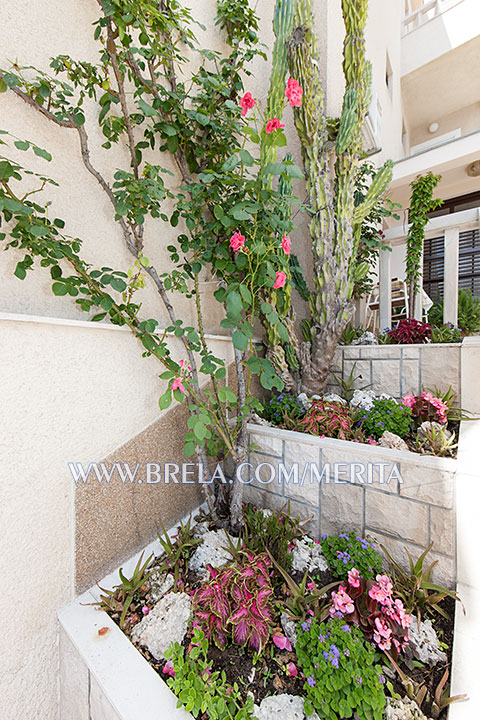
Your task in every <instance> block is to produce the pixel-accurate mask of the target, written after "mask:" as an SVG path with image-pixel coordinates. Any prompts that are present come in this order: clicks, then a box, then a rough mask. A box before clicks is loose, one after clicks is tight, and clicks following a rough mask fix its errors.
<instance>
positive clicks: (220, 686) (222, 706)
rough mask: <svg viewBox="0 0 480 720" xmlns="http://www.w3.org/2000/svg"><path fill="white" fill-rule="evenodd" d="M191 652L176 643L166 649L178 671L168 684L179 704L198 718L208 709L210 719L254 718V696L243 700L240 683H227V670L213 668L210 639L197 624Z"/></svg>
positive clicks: (248, 719) (242, 719)
mask: <svg viewBox="0 0 480 720" xmlns="http://www.w3.org/2000/svg"><path fill="white" fill-rule="evenodd" d="M192 645H193V647H192V648H191V650H190V652H188V651H187V652H186V651H185V648H184V647H182V646H181V645H179V643H175V644H174V645H172V646H171V647H170V649H169V650H168V651H167V653H166V655H167V657H168V658H170V660H171V662H172V664H173V669H174V672H175V675H174V677H170V678H168V680H167V684H168V685H169V687H170V688H171V690H173V692H174V693H175V695H176V696H177V697H178V703H177V707H182V706H183V707H184V708H185V710H186V711H187V712H190V713H192V715H193V717H195V718H197V717H199V716H202V717H203V715H204V714H205V713H207V712H208V717H209V719H210V720H252V719H253V699H252V698H251V697H247V698H246V700H245V701H244V700H243V698H242V696H241V693H240V690H239V687H238V685H237V683H234V684H233V686H230V685H228V683H227V680H226V676H225V672H224V671H222V672H218V671H217V670H216V671H214V672H212V668H211V665H210V661H209V660H208V641H207V639H206V638H205V635H204V633H203V632H202V631H201V630H200V629H199V628H195V629H194V631H193V636H192Z"/></svg>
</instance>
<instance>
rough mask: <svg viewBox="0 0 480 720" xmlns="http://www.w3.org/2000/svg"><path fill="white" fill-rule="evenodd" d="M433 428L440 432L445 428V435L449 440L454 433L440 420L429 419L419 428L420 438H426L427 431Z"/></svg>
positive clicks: (418, 434)
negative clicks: (431, 420)
mask: <svg viewBox="0 0 480 720" xmlns="http://www.w3.org/2000/svg"><path fill="white" fill-rule="evenodd" d="M432 430H436V431H437V432H439V431H440V430H443V432H444V433H445V437H446V438H447V440H449V439H450V438H451V437H452V433H451V432H450V430H447V426H446V425H441V424H440V423H438V422H430V421H429V420H426V421H425V422H423V423H422V424H421V425H420V427H419V428H418V430H417V436H418V438H419V439H420V440H424V439H425V438H426V433H427V432H429V431H432Z"/></svg>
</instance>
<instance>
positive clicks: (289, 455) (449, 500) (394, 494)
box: [244, 426, 457, 587]
mask: <svg viewBox="0 0 480 720" xmlns="http://www.w3.org/2000/svg"><path fill="white" fill-rule="evenodd" d="M250 443H251V452H250V459H249V462H250V463H251V466H252V467H251V468H248V471H249V472H247V469H245V471H244V477H245V479H246V480H247V479H249V478H253V480H252V482H251V483H250V484H248V485H246V497H247V498H248V499H250V500H251V501H252V502H254V503H256V504H257V505H260V506H264V507H276V508H279V507H282V506H285V505H286V504H287V503H288V502H290V507H291V511H292V513H293V514H296V515H298V516H299V517H301V518H303V519H305V520H308V524H307V529H308V530H309V532H310V533H312V534H313V536H314V537H320V535H322V534H327V535H328V534H338V533H340V532H343V531H347V532H348V531H349V530H355V531H356V532H358V533H359V534H360V535H362V536H366V535H371V536H372V537H374V538H375V539H376V540H378V542H379V543H382V544H383V545H384V546H385V547H386V548H387V550H388V551H389V552H390V553H391V554H392V556H393V557H394V559H395V560H396V561H397V562H399V563H400V564H401V565H403V566H404V567H407V566H408V558H407V555H406V554H405V551H404V548H405V547H406V548H408V550H409V551H410V553H411V554H412V555H413V556H414V557H418V556H419V555H420V554H421V553H422V552H423V550H425V549H426V548H427V547H428V545H429V544H430V542H431V541H432V540H433V541H434V543H435V544H434V548H433V551H432V552H431V554H430V555H429V557H430V558H431V561H433V560H438V564H437V566H436V568H435V570H434V576H435V580H434V582H435V581H438V582H441V583H444V584H446V585H448V587H454V585H455V582H456V512H455V487H456V473H457V461H456V460H452V459H443V458H436V457H432V456H426V455H425V456H423V455H422V456H420V455H417V454H415V453H411V452H402V451H398V450H386V449H385V448H380V447H371V446H369V445H363V444H356V443H351V442H344V441H342V440H332V439H330V438H316V437H313V436H308V435H302V434H300V433H294V432H289V431H286V430H278V429H277V428H266V427H260V428H256V427H255V426H250ZM355 463H356V464H357V465H355V467H353V464H355ZM281 464H283V466H284V467H285V470H286V472H287V475H288V474H289V473H290V472H291V470H292V468H294V466H295V464H298V475H297V478H296V479H297V482H295V476H294V475H293V474H292V475H291V476H290V479H288V480H287V477H286V476H285V475H283V476H282V473H281V471H280V465H281ZM335 464H338V465H337V470H335ZM260 465H262V467H260ZM312 465H314V466H316V467H317V468H319V472H320V476H321V482H319V481H318V477H317V476H316V475H315V474H313V475H312ZM369 465H370V466H371V470H369V469H368V466H369ZM395 465H396V467H397V469H398V474H397V471H396V470H394V466H395ZM271 466H273V467H275V469H276V470H275V473H273V472H272V470H271ZM352 468H353V474H352ZM363 468H365V470H363ZM355 470H357V473H356V474H355ZM322 471H324V472H325V474H324V475H322ZM327 473H328V474H327ZM370 473H371V474H370ZM400 478H401V480H402V481H403V482H400ZM388 480H390V482H388Z"/></svg>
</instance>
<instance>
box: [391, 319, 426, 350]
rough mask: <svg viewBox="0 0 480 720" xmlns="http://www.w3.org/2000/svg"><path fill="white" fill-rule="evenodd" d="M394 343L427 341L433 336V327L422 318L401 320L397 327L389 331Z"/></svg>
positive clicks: (412, 343) (406, 343)
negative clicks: (422, 320) (421, 319)
mask: <svg viewBox="0 0 480 720" xmlns="http://www.w3.org/2000/svg"><path fill="white" fill-rule="evenodd" d="M387 334H388V336H389V337H390V341H391V342H392V343H398V344H399V345H415V344H422V343H425V342H427V340H429V339H430V338H431V337H432V328H431V327H430V325H429V324H428V323H424V322H421V321H420V320H413V319H412V318H411V319H409V320H401V322H399V323H398V325H397V327H395V328H393V330H389V331H388V333H387Z"/></svg>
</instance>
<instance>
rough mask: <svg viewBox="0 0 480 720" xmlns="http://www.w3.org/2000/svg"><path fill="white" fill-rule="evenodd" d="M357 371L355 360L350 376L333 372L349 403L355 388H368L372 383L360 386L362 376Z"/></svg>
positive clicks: (341, 391)
mask: <svg viewBox="0 0 480 720" xmlns="http://www.w3.org/2000/svg"><path fill="white" fill-rule="evenodd" d="M356 371H357V363H356V362H355V363H353V366H352V369H351V370H350V372H349V374H348V377H344V376H343V375H338V374H337V373H332V375H333V377H334V378H335V380H336V382H337V384H338V387H339V392H340V395H341V397H342V398H343V399H344V400H346V401H347V403H349V404H350V403H351V402H352V399H353V396H354V394H355V390H367V389H368V388H369V387H370V383H367V384H366V385H360V386H358V384H357V382H358V380H360V379H361V377H362V376H361V375H356Z"/></svg>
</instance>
